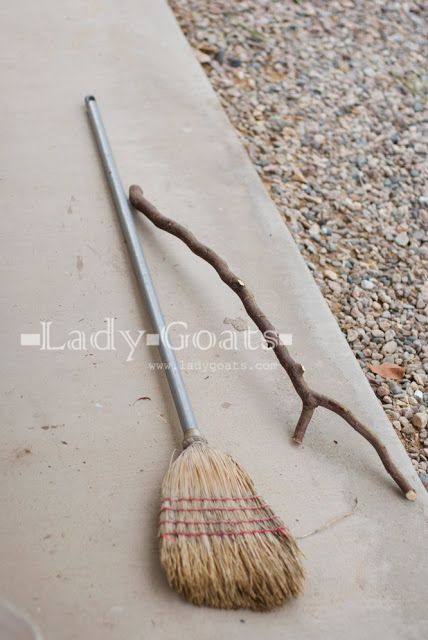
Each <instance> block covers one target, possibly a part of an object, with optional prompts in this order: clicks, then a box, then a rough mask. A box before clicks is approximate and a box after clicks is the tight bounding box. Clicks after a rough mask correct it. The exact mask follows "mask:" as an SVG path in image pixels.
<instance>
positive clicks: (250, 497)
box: [162, 496, 262, 502]
mask: <svg viewBox="0 0 428 640" xmlns="http://www.w3.org/2000/svg"><path fill="white" fill-rule="evenodd" d="M261 499H262V498H261V496H246V497H242V498H164V499H163V500H162V502H183V501H185V502H193V501H199V502H201V501H206V500H209V501H213V500H261Z"/></svg>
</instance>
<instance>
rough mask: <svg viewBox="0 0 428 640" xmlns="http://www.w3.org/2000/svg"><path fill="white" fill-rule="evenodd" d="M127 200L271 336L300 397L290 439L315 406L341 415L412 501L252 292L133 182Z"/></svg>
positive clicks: (376, 442)
mask: <svg viewBox="0 0 428 640" xmlns="http://www.w3.org/2000/svg"><path fill="white" fill-rule="evenodd" d="M129 200H130V202H131V204H132V205H133V206H134V207H135V208H136V209H138V211H141V213H143V214H144V215H145V216H146V217H147V218H148V219H149V220H150V221H151V222H153V224H154V225H155V226H156V227H159V229H163V230H164V231H167V232H168V233H171V234H172V235H174V236H176V237H177V238H179V239H180V240H182V241H183V242H184V243H185V244H186V245H187V246H188V247H189V249H190V250H191V251H193V253H195V254H196V255H197V256H199V257H200V258H202V259H203V260H205V261H206V262H208V263H209V264H210V265H211V266H212V267H213V268H214V269H215V270H216V271H217V273H218V275H219V276H220V278H221V279H222V280H223V282H225V283H226V284H227V285H228V286H229V287H230V288H231V289H232V290H233V291H234V292H235V293H236V295H237V296H238V297H239V298H240V300H241V302H242V304H243V305H244V307H245V310H246V311H247V313H248V315H249V316H250V318H251V319H252V320H253V322H254V323H255V324H256V325H257V327H258V328H259V329H260V331H261V333H262V334H266V332H267V335H268V336H269V339H271V338H273V341H274V342H275V346H274V347H273V351H274V353H275V355H276V357H277V358H278V361H279V363H280V364H281V366H282V367H283V368H284V369H285V371H286V372H287V374H288V376H289V378H290V380H291V382H292V384H293V387H294V389H295V390H296V393H297V394H298V395H299V396H300V398H301V400H302V405H303V406H302V412H301V414H300V417H299V420H298V423H297V426H296V428H295V431H294V435H293V440H294V441H295V442H296V443H298V444H300V443H301V442H302V441H303V438H304V436H305V432H306V429H307V427H308V425H309V423H310V421H311V418H312V416H313V414H314V411H315V409H317V408H318V407H324V408H325V409H328V410H329V411H332V412H333V413H336V414H337V415H338V416H340V417H341V418H343V420H344V421H345V422H346V423H347V424H349V426H351V427H352V428H353V429H355V431H357V432H358V433H359V434H360V435H362V436H363V438H365V439H366V440H367V441H368V442H369V443H370V444H371V445H372V446H373V447H374V449H376V451H377V453H378V455H379V457H380V459H381V461H382V464H383V466H384V467H385V469H386V471H387V472H388V473H389V475H390V476H391V478H392V479H393V480H394V481H395V482H396V483H397V485H398V486H399V487H400V489H401V491H402V492H403V493H404V495H405V496H406V498H407V499H408V500H415V499H416V492H415V490H414V489H413V487H412V486H411V484H410V483H409V482H408V481H407V479H406V478H405V477H404V475H403V474H402V473H401V472H400V471H399V469H398V468H397V466H396V465H395V464H394V462H393V461H392V458H391V456H390V455H389V452H388V450H387V448H386V446H385V445H384V443H383V442H382V441H381V440H380V438H378V436H377V435H376V434H375V433H374V432H373V431H371V429H369V427H367V426H366V425H365V424H363V423H362V422H360V420H358V419H357V418H356V417H355V416H354V415H353V414H352V413H351V411H349V409H347V408H346V407H344V406H342V405H341V404H340V403H339V402H337V401H336V400H334V399H333V398H329V397H328V396H326V395H324V394H322V393H319V392H318V391H314V390H313V389H311V388H310V387H309V386H308V384H307V383H306V382H305V379H304V375H303V374H304V368H303V365H301V364H299V363H298V362H296V361H295V360H294V358H293V357H292V356H291V354H290V352H289V350H288V349H287V347H286V346H285V345H283V344H281V341H280V336H279V333H278V331H277V330H276V329H275V327H274V326H273V324H272V323H271V322H270V320H269V319H268V318H267V317H266V315H265V314H264V313H263V311H262V310H261V309H260V307H259V306H258V304H257V302H256V300H255V298H254V295H253V293H252V292H251V291H250V289H249V288H248V287H247V285H246V284H245V283H244V282H243V281H242V280H241V279H240V278H238V277H237V276H236V275H235V274H234V273H233V272H232V271H231V270H230V268H229V266H228V264H227V262H226V261H225V260H223V258H221V257H220V256H218V255H217V254H216V253H215V251H213V250H212V249H211V248H210V247H207V246H206V245H204V244H203V243H202V242H199V240H198V239H197V238H196V237H195V236H194V235H193V233H192V232H191V231H189V230H188V229H186V227H184V226H183V225H181V224H179V223H178V222H176V221H175V220H172V219H171V218H167V217H166V216H164V215H163V214H162V213H160V211H158V210H157V209H156V207H155V206H154V205H152V204H151V203H150V202H149V201H148V200H146V198H145V197H144V195H143V191H142V189H141V188H140V187H138V186H136V185H133V186H131V187H130V189H129Z"/></svg>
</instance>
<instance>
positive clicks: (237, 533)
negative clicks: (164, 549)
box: [159, 527, 287, 538]
mask: <svg viewBox="0 0 428 640" xmlns="http://www.w3.org/2000/svg"><path fill="white" fill-rule="evenodd" d="M255 533H287V529H285V527H276V529H254V530H253V531H218V532H216V531H183V532H182V531H172V532H171V533H160V534H159V538H168V537H169V536H174V537H178V536H186V537H190V538H192V537H199V536H246V535H253V534H255Z"/></svg>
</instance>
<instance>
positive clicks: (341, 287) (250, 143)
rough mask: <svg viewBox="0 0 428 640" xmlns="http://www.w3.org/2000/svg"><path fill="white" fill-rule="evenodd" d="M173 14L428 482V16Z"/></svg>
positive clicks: (338, 10) (379, 11) (244, 5)
mask: <svg viewBox="0 0 428 640" xmlns="http://www.w3.org/2000/svg"><path fill="white" fill-rule="evenodd" d="M170 5H171V7H172V9H173V11H174V12H175V15H176V17H177V19H178V21H179V23H180V25H181V27H182V29H183V31H184V33H185V34H186V36H187V38H188V40H189V42H190V44H191V46H192V47H193V49H194V51H195V55H196V56H197V58H198V60H199V62H200V64H201V65H202V67H203V69H204V70H205V72H206V74H207V75H208V77H209V79H210V81H211V83H212V85H213V87H214V89H215V90H216V92H217V94H218V96H219V98H220V100H221V102H222V104H223V107H224V108H225V110H226V112H227V114H228V116H229V118H230V120H231V122H232V123H233V125H234V126H235V128H236V130H237V132H238V134H239V135H240V137H241V140H242V142H243V144H244V145H245V147H246V149H247V152H248V155H249V157H250V158H251V160H252V161H253V163H254V165H255V167H256V169H257V171H258V173H259V175H260V177H261V179H262V180H263V182H264V184H265V185H266V188H267V189H268V190H269V192H270V194H271V197H272V198H273V200H274V201H275V203H276V204H277V206H278V209H279V211H280V212H281V214H282V216H283V217H284V220H285V222H286V224H287V226H288V228H289V229H290V231H291V233H292V234H293V236H294V238H295V240H296V242H297V244H298V246H299V248H300V251H301V253H302V255H303V256H304V258H305V260H306V262H307V264H308V266H309V268H310V269H311V271H312V273H313V276H314V278H315V280H316V282H317V283H318V285H319V287H320V289H321V290H322V292H323V295H324V296H325V298H326V299H327V301H328V303H329V305H330V308H331V310H332V312H333V314H334V315H335V317H336V318H337V321H338V323H339V325H340V327H341V329H342V331H343V333H344V334H345V336H346V337H347V339H348V342H349V344H350V347H351V348H352V350H353V351H354V353H355V355H356V357H357V358H358V360H359V362H360V364H361V366H362V368H363V370H364V371H365V373H366V375H367V378H368V379H369V381H370V384H371V385H372V387H373V389H374V391H375V392H376V395H377V397H378V399H379V402H381V403H382V404H383V407H384V409H385V411H386V414H387V415H388V417H389V419H390V421H391V423H392V425H393V428H394V429H395V430H396V432H397V434H398V436H399V437H400V439H401V440H402V442H403V444H404V446H405V447H406V449H407V451H408V453H409V456H410V458H411V461H412V464H413V465H414V467H415V468H416V469H417V470H418V472H419V475H420V477H421V479H422V480H423V482H424V483H425V485H426V486H427V487H428V484H427V477H428V476H427V473H426V471H427V466H428V465H427V461H428V439H427V430H426V428H425V427H426V425H427V422H428V413H427V404H428V385H427V382H428V341H427V338H428V307H427V302H428V282H427V263H428V260H427V258H428V243H427V240H428V181H427V180H426V179H427V177H428V171H427V166H428V165H427V154H428V109H427V95H428V65H427V57H428V39H427V37H426V33H427V27H428V8H427V5H426V4H425V3H424V2H422V1H421V2H411V1H406V2H404V1H403V0H400V1H393V0H358V2H357V1H356V0H355V1H351V0H340V1H339V0H331V1H330V2H324V0H319V1H318V2H305V1H303V0H301V1H297V0H295V1H294V2H293V1H292V0H281V1H275V0H244V1H237V0H235V2H233V3H232V2H229V0H223V1H221V0H217V1H216V2H210V1H209V0H170ZM381 362H392V363H395V364H398V365H401V366H403V367H404V369H405V374H404V377H403V379H402V380H401V381H400V382H397V381H388V380H385V379H384V378H382V377H381V376H379V375H376V374H374V373H372V372H370V371H369V369H368V367H367V365H368V364H371V363H381Z"/></svg>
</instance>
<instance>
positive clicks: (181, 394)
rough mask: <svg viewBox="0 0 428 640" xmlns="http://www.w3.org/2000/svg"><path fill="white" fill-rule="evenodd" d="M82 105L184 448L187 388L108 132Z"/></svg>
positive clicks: (189, 416)
mask: <svg viewBox="0 0 428 640" xmlns="http://www.w3.org/2000/svg"><path fill="white" fill-rule="evenodd" d="M85 105H86V109H87V112H88V116H89V120H90V123H91V126H92V130H93V132H94V135H95V140H96V142H97V146H98V151H99V153H100V156H101V159H102V163H103V167H104V171H105V174H106V177H107V180H108V183H109V185H110V189H111V192H112V195H113V200H114V203H115V205H116V211H117V214H118V216H119V220H120V223H121V225H122V231H123V235H124V236H125V240H126V243H127V245H128V251H129V254H130V256H131V261H132V264H133V267H134V271H135V274H136V276H137V281H138V286H139V288H140V291H141V294H142V296H143V299H144V300H145V302H146V305H147V307H148V310H149V314H150V320H151V323H152V326H153V329H154V330H155V331H156V333H157V334H158V335H159V351H160V354H161V358H162V362H163V363H164V364H165V365H166V367H165V369H166V375H167V378H168V383H169V387H170V389H171V393H172V397H173V398H174V403H175V406H176V409H177V413H178V417H179V418H180V424H181V427H182V429H183V432H184V436H185V439H184V446H187V445H188V444H191V443H192V442H193V441H195V440H200V439H201V435H200V432H199V430H198V426H197V422H196V418H195V416H194V414H193V410H192V405H191V404H190V400H189V396H188V395H187V391H186V387H185V386H184V381H183V378H182V375H181V372H180V369H179V367H178V364H177V360H176V357H175V353H174V351H173V350H172V348H171V346H170V344H169V342H168V338H167V335H166V330H165V320H164V318H163V315H162V311H161V308H160V305H159V301H158V298H157V295H156V291H155V288H154V285H153V281H152V278H151V275H150V271H149V268H148V266H147V262H146V259H145V257H144V252H143V248H142V246H141V243H140V241H139V238H138V234H137V230H136V227H135V222H134V215H133V211H132V209H131V206H130V204H129V202H128V198H127V197H126V195H125V192H124V190H123V187H122V183H121V180H120V176H119V172H118V170H117V166H116V163H115V161H114V158H113V152H112V150H111V147H110V143H109V141H108V137H107V133H106V130H105V128H104V124H103V121H102V118H101V114H100V111H99V109H98V105H97V101H96V100H95V98H94V96H86V98H85Z"/></svg>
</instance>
